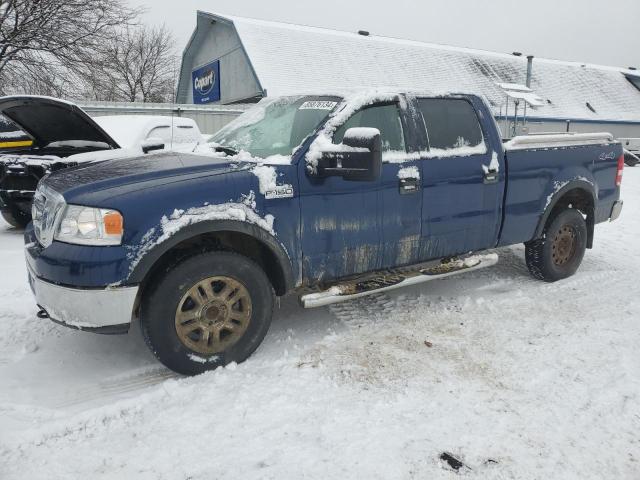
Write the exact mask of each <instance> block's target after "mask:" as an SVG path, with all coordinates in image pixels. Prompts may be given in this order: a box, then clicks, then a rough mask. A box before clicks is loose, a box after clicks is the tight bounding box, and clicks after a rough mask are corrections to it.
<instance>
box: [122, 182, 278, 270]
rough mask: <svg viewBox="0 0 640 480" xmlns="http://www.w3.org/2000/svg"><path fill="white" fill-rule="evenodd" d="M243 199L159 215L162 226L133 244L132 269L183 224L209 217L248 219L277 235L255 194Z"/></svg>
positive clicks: (209, 218)
mask: <svg viewBox="0 0 640 480" xmlns="http://www.w3.org/2000/svg"><path fill="white" fill-rule="evenodd" d="M243 201H244V203H222V204H218V205H204V206H202V207H194V208H190V209H188V210H186V211H185V210H178V209H176V210H174V211H173V213H172V214H171V215H169V216H168V217H167V216H166V215H165V216H163V217H162V218H161V219H160V227H159V229H156V228H152V229H150V230H149V231H148V232H147V233H145V234H144V235H143V237H142V239H141V241H140V244H139V245H138V246H137V247H135V248H132V249H131V250H132V251H131V252H130V253H129V258H131V259H132V262H131V265H130V267H129V269H130V271H133V270H134V269H135V267H136V266H137V265H138V263H139V262H140V260H141V259H142V258H143V257H144V256H145V255H146V254H147V252H149V251H150V250H151V249H153V247H155V246H156V245H160V244H161V243H163V242H165V241H166V240H168V239H169V238H170V237H172V236H173V235H175V234H176V233H178V232H179V231H180V230H182V229H183V228H185V227H187V226H189V225H192V224H194V223H199V222H206V221H210V220H237V221H240V222H247V223H251V224H254V225H257V226H258V227H260V228H262V229H263V230H266V231H267V232H269V233H270V234H271V235H275V234H276V233H275V231H274V230H273V223H274V221H275V218H274V217H273V215H266V216H265V217H264V218H263V217H261V216H260V215H258V214H257V213H256V212H255V210H254V208H255V197H254V196H253V195H252V194H250V195H248V196H245V197H244V198H243Z"/></svg>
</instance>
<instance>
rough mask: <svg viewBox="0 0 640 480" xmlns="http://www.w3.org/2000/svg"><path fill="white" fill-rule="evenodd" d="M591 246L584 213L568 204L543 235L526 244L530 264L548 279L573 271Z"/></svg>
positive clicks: (539, 276) (537, 275) (535, 272)
mask: <svg viewBox="0 0 640 480" xmlns="http://www.w3.org/2000/svg"><path fill="white" fill-rule="evenodd" d="M586 248H587V224H586V222H585V219H584V217H583V216H582V214H581V213H580V212H579V211H578V210H575V209H571V208H568V209H566V210H563V211H561V212H560V213H559V214H558V215H556V216H555V218H553V220H552V221H551V222H550V223H549V224H548V225H547V226H546V227H545V229H544V234H543V236H542V238H540V239H537V240H532V241H531V242H527V243H526V244H525V257H526V261H527V268H528V269H529V272H530V273H531V275H533V276H534V277H535V278H537V279H539V280H544V281H545V282H555V281H557V280H561V279H563V278H567V277H570V276H571V275H573V274H574V273H575V272H576V270H578V267H579V266H580V264H581V263H582V259H583V257H584V252H585V250H586Z"/></svg>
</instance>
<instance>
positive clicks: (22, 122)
mask: <svg viewBox="0 0 640 480" xmlns="http://www.w3.org/2000/svg"><path fill="white" fill-rule="evenodd" d="M0 113H1V114H3V115H4V116H5V117H7V118H8V119H10V120H11V121H12V122H13V123H15V124H16V125H17V126H18V127H19V128H20V129H21V130H22V131H24V132H26V133H28V134H29V135H30V136H31V137H33V140H34V146H36V147H46V146H47V145H50V144H51V143H54V142H62V143H63V144H67V145H71V146H77V147H87V148H91V147H97V148H96V149H97V150H100V149H108V148H120V146H119V145H118V144H117V143H116V141H115V140H114V139H113V138H111V137H110V136H109V134H107V132H105V131H104V130H103V129H102V128H101V127H100V126H99V125H98V124H97V123H96V122H94V121H93V120H92V119H91V117H90V116H89V115H87V114H86V113H85V112H84V111H83V110H82V109H81V108H80V107H78V106H77V105H75V104H73V103H70V102H66V101H64V100H58V99H55V98H50V97H37V96H28V95H27V96H11V97H1V98H0Z"/></svg>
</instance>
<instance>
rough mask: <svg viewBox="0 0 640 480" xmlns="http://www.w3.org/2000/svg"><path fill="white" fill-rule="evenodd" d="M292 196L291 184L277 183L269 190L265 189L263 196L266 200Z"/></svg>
mask: <svg viewBox="0 0 640 480" xmlns="http://www.w3.org/2000/svg"><path fill="white" fill-rule="evenodd" d="M291 197H293V186H292V185H277V186H276V187H275V188H272V189H271V190H267V191H266V192H265V193H264V198H266V199H267V200H270V199H273V198H291Z"/></svg>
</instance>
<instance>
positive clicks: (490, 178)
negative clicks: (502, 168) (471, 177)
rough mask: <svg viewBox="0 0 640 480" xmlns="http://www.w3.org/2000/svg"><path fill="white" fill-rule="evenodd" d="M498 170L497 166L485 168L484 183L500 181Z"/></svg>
mask: <svg viewBox="0 0 640 480" xmlns="http://www.w3.org/2000/svg"><path fill="white" fill-rule="evenodd" d="M498 173H499V172H498V170H497V169H495V168H486V167H485V168H484V180H483V181H484V183H485V185H486V184H489V183H496V182H497V181H498Z"/></svg>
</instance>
